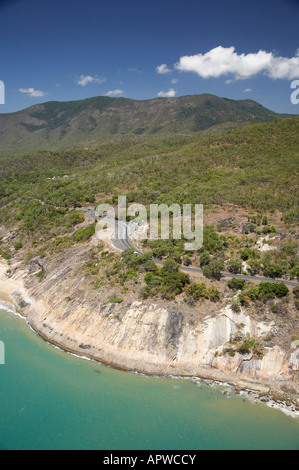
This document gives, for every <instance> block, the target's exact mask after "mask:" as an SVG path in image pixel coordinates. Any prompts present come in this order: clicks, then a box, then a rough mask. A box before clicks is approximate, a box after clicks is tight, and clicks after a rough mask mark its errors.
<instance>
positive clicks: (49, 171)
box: [0, 118, 299, 300]
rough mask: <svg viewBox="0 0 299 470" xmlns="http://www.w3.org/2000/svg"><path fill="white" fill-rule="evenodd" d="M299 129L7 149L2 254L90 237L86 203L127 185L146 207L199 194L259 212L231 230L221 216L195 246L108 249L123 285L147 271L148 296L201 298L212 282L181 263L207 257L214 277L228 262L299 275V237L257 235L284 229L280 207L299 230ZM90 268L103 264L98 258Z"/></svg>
mask: <svg viewBox="0 0 299 470" xmlns="http://www.w3.org/2000/svg"><path fill="white" fill-rule="evenodd" d="M298 131H299V118H291V119H284V120H277V121H275V122H272V123H270V124H255V125H250V126H246V127H243V128H237V129H231V130H226V131H218V132H217V133H208V134H206V135H202V134H198V135H196V134H193V135H190V136H186V135H185V136H183V135H181V136H179V135H177V136H165V135H164V136H157V135H155V136H137V135H134V136H115V137H111V136H110V137H105V138H103V139H102V141H100V142H99V143H98V144H97V145H94V146H93V147H89V148H87V149H82V148H80V149H79V148H78V149H72V150H66V151H59V152H58V151H56V152H54V151H52V152H36V153H32V154H26V155H21V156H13V157H9V158H1V159H0V222H1V224H2V225H4V226H5V227H6V228H7V229H10V230H11V231H12V232H13V237H12V238H11V239H8V240H0V254H1V255H2V256H3V257H5V258H6V259H10V257H11V256H14V255H15V253H19V254H20V255H24V256H26V255H27V259H29V258H30V257H32V256H34V255H36V254H39V255H43V256H46V255H47V254H50V253H53V252H56V251H59V250H63V249H65V248H68V247H70V246H72V245H73V244H75V243H80V242H84V241H87V240H88V239H89V238H90V236H91V235H92V234H93V233H94V224H91V226H90V227H89V228H88V227H87V228H86V227H85V228H80V226H79V225H80V224H81V223H82V222H83V220H84V215H83V214H82V211H80V210H78V209H79V208H80V207H81V206H83V205H86V204H88V205H91V204H94V203H95V201H96V200H97V201H99V200H100V202H104V201H105V202H110V203H114V204H116V203H117V198H118V196H119V195H126V197H127V201H128V203H133V202H137V203H142V204H144V205H145V206H147V207H149V205H150V204H152V203H155V204H162V203H166V204H172V203H179V204H188V203H190V204H195V203H200V204H204V205H205V209H212V208H213V207H215V206H217V205H218V206H221V207H226V206H227V205H233V206H234V207H241V208H245V209H247V210H248V211H250V212H249V214H250V215H248V224H247V225H246V227H245V228H244V230H243V232H242V234H241V235H240V236H239V237H237V236H235V235H233V234H232V233H229V232H228V233H223V232H222V228H221V226H213V225H205V227H204V246H203V247H202V249H201V250H199V252H196V253H193V252H186V251H185V248H184V243H185V240H184V239H181V240H172V239H171V240H154V241H145V243H144V247H143V248H144V250H145V252H146V254H145V255H144V257H137V256H136V255H135V256H133V255H132V253H131V254H130V256H127V255H125V256H124V259H123V260H122V261H119V260H112V259H110V258H109V255H107V256H106V255H104V256H103V261H105V260H106V261H107V260H108V261H109V268H108V267H107V279H108V281H109V282H114V281H115V277H118V281H119V282H120V285H123V286H125V283H126V282H128V280H131V281H132V280H135V281H136V283H138V275H139V273H140V272H143V273H145V285H144V290H143V295H144V296H147V295H155V294H157V293H159V294H161V295H164V296H170V297H172V296H173V295H174V296H175V295H177V294H180V293H182V292H187V293H188V295H189V297H190V298H191V299H192V298H193V299H194V300H197V299H198V298H206V292H205V290H204V288H203V286H201V287H198V286H192V285H191V286H190V285H189V284H188V279H187V277H185V275H182V273H181V272H180V271H179V270H177V269H176V268H175V266H176V264H184V265H185V266H189V265H190V264H193V265H196V266H200V267H201V268H202V269H203V271H204V275H205V276H206V277H207V278H210V279H215V280H217V279H219V276H220V272H221V271H223V270H227V271H230V272H231V273H236V274H239V273H244V272H246V273H248V274H252V275H255V274H260V275H264V276H266V277H272V278H281V276H283V275H286V274H287V275H289V276H290V278H292V279H297V278H298V276H299V259H298V242H297V241H296V239H295V238H293V239H286V240H282V242H281V247H280V250H272V251H267V252H260V251H259V250H257V248H256V242H257V240H258V239H259V237H261V236H263V235H264V236H265V235H270V236H272V234H275V232H276V227H275V226H274V225H273V221H271V216H273V215H274V214H275V213H277V212H278V211H279V212H281V213H282V219H283V221H282V222H284V223H285V224H286V229H287V230H288V231H289V233H291V234H292V233H293V234H294V233H295V229H296V224H297V223H298V220H299V210H298V161H299V142H298V141H299V132H298ZM78 226H79V227H78ZM151 256H153V257H154V258H157V259H159V260H161V261H163V262H164V263H165V262H166V261H167V260H168V259H170V260H172V261H171V263H172V264H170V261H167V263H166V266H164V267H163V268H162V269H159V268H158V267H157V266H156V265H155V266H154V265H153V263H152V262H151V261H150V257H151ZM244 262H246V266H244ZM119 263H121V264H119ZM173 263H176V264H173ZM89 269H90V270H91V272H92V271H94V272H96V269H95V266H93V265H91V266H90V267H89ZM99 282H103V280H101V281H99ZM232 288H235V287H232ZM186 289H188V290H187V291H186ZM199 292H204V295H202V296H201V295H200V294H199ZM265 295H266V294H265ZM259 296H260V294H258V298H260V297H259ZM208 297H209V298H211V299H212V300H214V299H215V298H217V294H216V293H215V292H214V293H213V292H210V294H208Z"/></svg>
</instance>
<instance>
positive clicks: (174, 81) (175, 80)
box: [171, 78, 179, 85]
mask: <svg viewBox="0 0 299 470" xmlns="http://www.w3.org/2000/svg"><path fill="white" fill-rule="evenodd" d="M178 81H179V80H178V79H177V78H172V79H171V83H172V84H173V85H175V84H176V83H178Z"/></svg>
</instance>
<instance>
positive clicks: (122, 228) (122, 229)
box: [82, 209, 299, 287]
mask: <svg viewBox="0 0 299 470" xmlns="http://www.w3.org/2000/svg"><path fill="white" fill-rule="evenodd" d="M82 210H83V211H84V212H85V216H86V217H87V218H88V219H92V220H102V221H103V220H105V222H106V223H107V224H109V225H112V226H115V228H116V230H115V233H114V235H113V237H112V240H111V241H112V245H113V246H114V248H116V249H117V250H120V251H125V250H127V249H128V248H130V249H133V250H134V251H135V253H137V254H138V255H142V254H143V253H142V252H141V251H139V250H138V249H137V248H136V247H135V246H134V245H133V243H132V242H131V240H130V235H131V234H132V233H134V231H135V230H136V227H134V225H133V224H127V223H125V222H120V221H118V220H116V221H115V222H114V221H112V220H109V219H101V218H100V217H97V216H96V214H95V211H94V210H89V209H82ZM119 235H120V238H118V237H119ZM153 261H155V263H157V264H159V265H163V262H162V261H160V260H158V259H155V258H153ZM180 269H181V270H182V271H186V272H189V273H199V274H203V271H202V269H199V268H187V267H185V266H180ZM221 276H222V277H226V278H237V279H245V280H246V281H256V282H261V281H264V282H265V281H267V282H283V283H284V284H285V285H286V286H288V287H297V286H299V283H298V282H295V281H286V280H285V279H273V278H267V277H262V276H249V275H245V274H231V273H222V274H221Z"/></svg>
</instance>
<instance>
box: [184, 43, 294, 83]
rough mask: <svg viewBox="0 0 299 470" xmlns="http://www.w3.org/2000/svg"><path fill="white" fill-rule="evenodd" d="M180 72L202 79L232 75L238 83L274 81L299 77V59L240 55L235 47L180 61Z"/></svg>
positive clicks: (267, 54) (218, 49) (265, 53)
mask: <svg viewBox="0 0 299 470" xmlns="http://www.w3.org/2000/svg"><path fill="white" fill-rule="evenodd" d="M175 68H176V69H177V70H179V71H181V72H195V73H197V74H198V75H199V76H200V77H202V78H212V77H213V78H218V77H220V76H222V75H228V74H232V75H233V77H234V78H235V79H237V80H241V79H246V78H252V77H254V76H256V75H258V74H263V75H266V76H268V77H269V78H272V79H289V80H292V79H294V78H298V77H299V55H298V51H297V55H296V56H295V57H292V58H287V57H277V56H275V55H274V54H273V53H272V52H266V51H262V50H260V51H259V52H257V53H251V54H238V53H237V52H235V47H222V46H219V47H216V48H215V49H211V50H210V51H209V52H207V53H206V54H196V55H193V56H184V57H181V58H180V60H179V62H178V63H177V64H175Z"/></svg>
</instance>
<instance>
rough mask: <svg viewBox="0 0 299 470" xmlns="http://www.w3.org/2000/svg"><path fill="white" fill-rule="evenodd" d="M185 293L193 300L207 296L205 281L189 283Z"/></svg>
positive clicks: (206, 297)
mask: <svg viewBox="0 0 299 470" xmlns="http://www.w3.org/2000/svg"><path fill="white" fill-rule="evenodd" d="M187 294H188V295H189V297H192V298H193V299H194V300H199V299H208V298H209V294H208V289H207V286H206V283H205V282H201V283H200V284H197V283H196V282H192V284H190V286H188V288H187Z"/></svg>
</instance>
